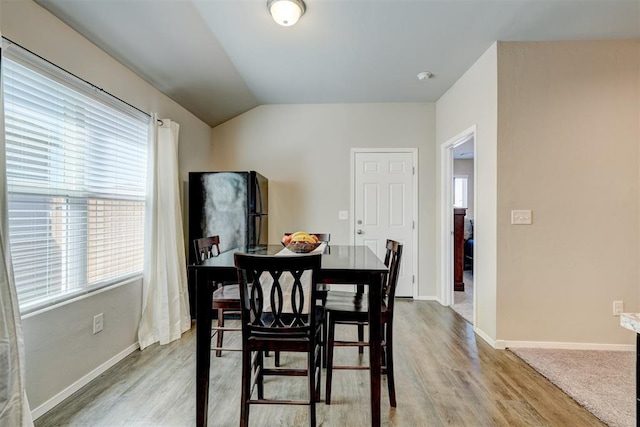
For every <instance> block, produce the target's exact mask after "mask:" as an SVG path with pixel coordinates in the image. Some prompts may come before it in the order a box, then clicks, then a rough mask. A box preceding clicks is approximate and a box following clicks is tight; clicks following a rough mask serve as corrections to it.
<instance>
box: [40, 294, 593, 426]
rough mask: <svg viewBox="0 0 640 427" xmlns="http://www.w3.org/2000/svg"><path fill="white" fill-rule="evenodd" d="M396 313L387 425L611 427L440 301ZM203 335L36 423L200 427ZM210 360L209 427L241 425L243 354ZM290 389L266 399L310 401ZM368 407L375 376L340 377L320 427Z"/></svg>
mask: <svg viewBox="0 0 640 427" xmlns="http://www.w3.org/2000/svg"><path fill="white" fill-rule="evenodd" d="M396 307H397V308H396V310H397V311H396V313H397V314H396V319H395V320H394V322H395V327H394V331H395V333H396V343H395V345H396V348H395V352H394V353H395V355H396V387H397V400H398V406H397V408H395V409H394V408H391V407H389V406H388V405H389V400H388V394H387V391H386V380H385V381H384V382H383V390H382V423H383V425H385V426H445V425H446V426H474V427H476V426H602V425H603V424H602V423H600V421H599V420H598V419H597V418H595V417H594V416H593V415H591V414H590V413H589V412H588V411H586V410H585V409H583V408H582V407H581V406H579V405H578V404H577V403H575V402H574V401H573V400H572V399H571V398H570V397H568V396H567V395H565V394H564V393H563V392H562V391H560V390H559V389H558V388H557V387H555V386H554V385H553V384H551V383H550V382H548V381H547V380H546V379H544V378H543V377H542V376H540V375H539V374H538V373H536V372H535V371H534V370H533V369H532V368H530V367H529V366H528V365H527V364H525V363H524V362H522V361H521V360H520V359H519V358H518V357H517V356H515V355H513V354H512V353H511V352H509V351H507V350H494V349H493V348H491V347H490V346H489V345H487V344H486V343H485V342H484V341H482V340H481V339H480V338H477V337H476V336H475V334H474V333H473V329H472V327H471V325H469V324H468V323H467V322H465V321H464V320H463V319H462V317H460V316H459V315H458V314H457V313H455V312H454V311H452V310H451V309H449V308H447V307H442V306H440V304H438V303H436V302H431V301H410V300H399V301H398V303H397V305H396ZM194 332H195V330H191V331H189V332H188V333H186V334H185V335H184V337H183V338H182V339H181V340H179V341H178V342H174V343H172V344H169V345H166V346H158V345H154V346H151V347H149V348H147V349H145V350H144V351H136V352H134V353H133V354H131V355H130V356H128V357H127V358H126V359H125V360H123V361H122V362H120V363H118V364H117V365H116V366H114V367H113V368H111V369H110V370H108V371H107V372H105V373H104V374H103V375H101V376H100V377H99V378H97V379H96V380H94V381H93V382H91V383H90V384H88V385H87V386H85V387H84V388H82V389H81V390H80V391H78V392H77V393H75V394H74V395H73V396H71V397H70V398H69V399H67V400H65V401H64V402H62V403H61V404H60V405H58V406H57V407H56V408H54V409H53V410H51V411H49V412H48V413H47V414H45V415H44V416H42V417H41V418H39V419H38V420H36V422H35V424H36V426H37V427H45V426H69V425H73V426H193V425H195V381H194V378H195V333H194ZM353 332H354V333H355V331H353ZM338 351H340V352H341V353H340V354H339V353H336V358H337V359H339V360H337V361H336V362H337V363H350V362H353V361H357V360H358V356H357V352H356V350H355V349H352V348H345V349H338ZM282 357H283V359H282V363H283V365H284V364H293V363H300V362H303V360H302V359H299V358H296V357H293V356H291V355H287V354H283V355H282ZM269 359H271V358H269ZM211 360H212V367H211V384H212V390H211V394H210V398H209V401H210V403H209V425H212V426H236V425H238V420H239V414H240V404H239V395H240V367H239V360H240V353H237V352H227V353H223V356H222V357H221V358H215V357H212V358H211ZM364 360H365V361H366V358H365V359H364ZM323 375H324V372H323ZM284 381H286V386H282V384H283V382H282V379H271V380H269V382H268V383H267V384H266V385H265V392H266V393H269V392H272V393H276V394H277V395H279V396H290V397H292V398H296V397H298V396H305V395H306V394H305V393H306V389H305V382H304V381H305V380H304V379H303V378H300V379H298V378H292V377H289V378H286V379H284ZM323 381H324V376H323ZM322 396H323V397H324V387H323V392H322ZM368 398H369V381H368V371H336V372H335V373H334V384H333V393H332V403H331V405H325V404H324V403H319V404H318V407H317V417H318V425H320V426H366V425H368V424H370V418H369V404H368ZM307 424H308V421H307V408H306V407H304V406H284V407H283V406H271V405H269V406H263V405H254V406H252V408H251V425H254V426H304V425H307Z"/></svg>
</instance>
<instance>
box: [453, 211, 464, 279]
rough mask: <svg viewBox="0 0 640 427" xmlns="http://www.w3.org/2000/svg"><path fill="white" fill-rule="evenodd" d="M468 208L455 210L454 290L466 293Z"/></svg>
mask: <svg viewBox="0 0 640 427" xmlns="http://www.w3.org/2000/svg"><path fill="white" fill-rule="evenodd" d="M466 214H467V208H454V209H453V290H454V291H463V292H464V281H463V280H462V276H463V273H464V216H465V215H466Z"/></svg>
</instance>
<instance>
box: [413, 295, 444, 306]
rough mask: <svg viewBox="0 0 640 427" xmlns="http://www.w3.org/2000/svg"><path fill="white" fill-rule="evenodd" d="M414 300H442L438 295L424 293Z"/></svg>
mask: <svg viewBox="0 0 640 427" xmlns="http://www.w3.org/2000/svg"><path fill="white" fill-rule="evenodd" d="M414 300H416V301H437V302H440V300H439V299H438V297H434V296H424V295H421V296H417V297H415V298H414ZM440 304H442V303H441V302H440Z"/></svg>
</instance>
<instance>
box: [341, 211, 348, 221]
mask: <svg viewBox="0 0 640 427" xmlns="http://www.w3.org/2000/svg"><path fill="white" fill-rule="evenodd" d="M338 219H341V220H345V219H349V211H338Z"/></svg>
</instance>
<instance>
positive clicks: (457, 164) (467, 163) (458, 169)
mask: <svg viewBox="0 0 640 427" xmlns="http://www.w3.org/2000/svg"><path fill="white" fill-rule="evenodd" d="M453 174H454V175H460V176H466V177H467V215H466V216H467V218H472V219H473V215H474V211H473V205H474V203H475V197H474V191H473V188H474V185H475V180H474V177H473V175H474V173H473V159H464V160H463V159H460V160H454V161H453Z"/></svg>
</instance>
